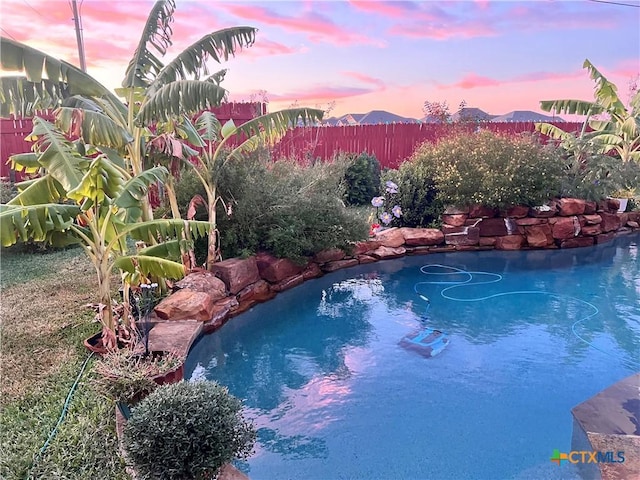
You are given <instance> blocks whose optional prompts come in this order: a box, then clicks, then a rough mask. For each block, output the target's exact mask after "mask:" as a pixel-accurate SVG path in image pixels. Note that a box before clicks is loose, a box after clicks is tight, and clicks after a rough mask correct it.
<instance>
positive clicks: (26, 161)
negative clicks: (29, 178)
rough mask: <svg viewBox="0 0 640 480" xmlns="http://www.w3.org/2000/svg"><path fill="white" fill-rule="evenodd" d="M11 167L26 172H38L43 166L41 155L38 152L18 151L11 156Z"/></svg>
mask: <svg viewBox="0 0 640 480" xmlns="http://www.w3.org/2000/svg"><path fill="white" fill-rule="evenodd" d="M9 162H11V169H12V170H15V171H16V172H24V173H26V174H33V173H37V172H38V170H40V169H41V168H42V165H40V155H39V154H37V153H16V154H15V155H11V156H10V157H9Z"/></svg>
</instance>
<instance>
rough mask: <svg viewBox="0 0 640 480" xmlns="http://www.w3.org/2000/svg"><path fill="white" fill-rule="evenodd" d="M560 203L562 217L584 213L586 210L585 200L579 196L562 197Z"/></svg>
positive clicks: (559, 213)
mask: <svg viewBox="0 0 640 480" xmlns="http://www.w3.org/2000/svg"><path fill="white" fill-rule="evenodd" d="M558 204H559V206H560V211H559V212H558V215H560V216H562V217H570V216H573V215H582V214H583V213H584V210H585V201H584V200H580V199H578V198H561V199H560V201H559V202H558Z"/></svg>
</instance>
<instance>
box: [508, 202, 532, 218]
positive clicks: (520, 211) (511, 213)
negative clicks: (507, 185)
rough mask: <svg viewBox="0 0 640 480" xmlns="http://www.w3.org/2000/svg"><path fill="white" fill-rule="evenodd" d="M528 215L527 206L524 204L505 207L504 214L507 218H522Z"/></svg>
mask: <svg viewBox="0 0 640 480" xmlns="http://www.w3.org/2000/svg"><path fill="white" fill-rule="evenodd" d="M527 215H529V207H527V206H526V205H515V206H513V207H510V208H508V209H507V212H506V216H507V217H509V218H524V217H526V216H527Z"/></svg>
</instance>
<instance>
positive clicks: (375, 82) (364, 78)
mask: <svg viewBox="0 0 640 480" xmlns="http://www.w3.org/2000/svg"><path fill="white" fill-rule="evenodd" d="M342 74H343V75H346V76H347V77H351V78H355V79H356V80H359V81H360V82H363V83H369V84H371V85H375V86H376V87H378V88H380V89H384V88H385V82H383V81H382V80H380V79H379V78H374V77H370V76H369V75H366V74H364V73H360V72H342Z"/></svg>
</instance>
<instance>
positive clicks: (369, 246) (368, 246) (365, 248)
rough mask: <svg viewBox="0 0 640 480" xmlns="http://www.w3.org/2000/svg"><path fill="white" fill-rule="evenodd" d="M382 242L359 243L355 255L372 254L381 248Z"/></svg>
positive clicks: (354, 251) (355, 248) (354, 250)
mask: <svg viewBox="0 0 640 480" xmlns="http://www.w3.org/2000/svg"><path fill="white" fill-rule="evenodd" d="M380 245H381V244H380V242H377V241H375V240H367V241H366V242H357V243H356V245H355V247H354V249H353V254H354V255H361V254H363V253H367V252H372V251H373V250H375V249H376V248H378V247H379V246H380Z"/></svg>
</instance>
